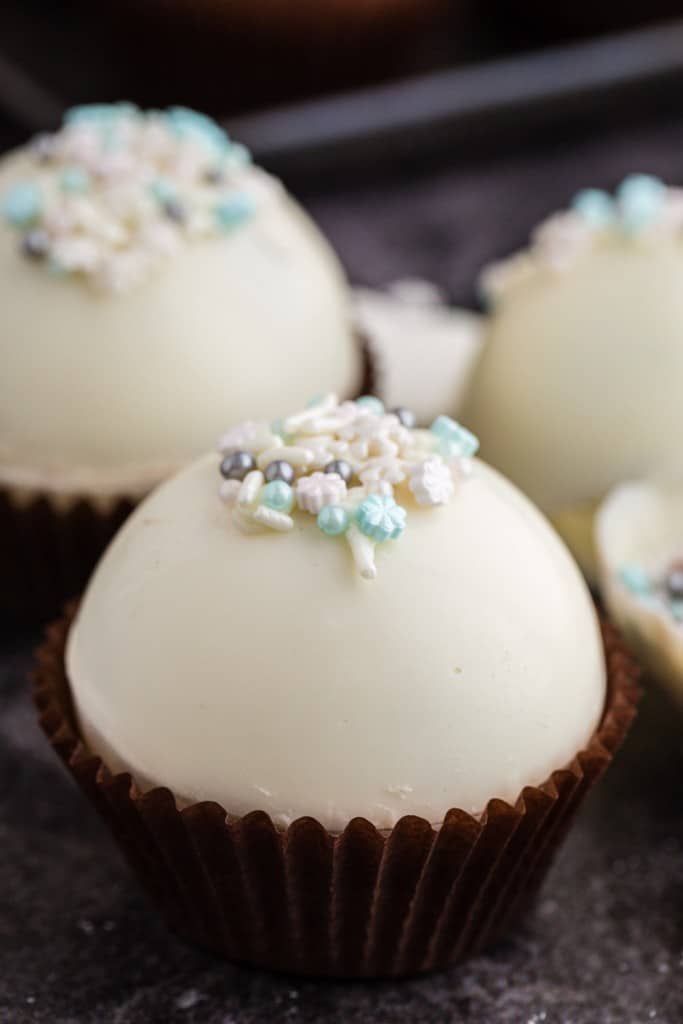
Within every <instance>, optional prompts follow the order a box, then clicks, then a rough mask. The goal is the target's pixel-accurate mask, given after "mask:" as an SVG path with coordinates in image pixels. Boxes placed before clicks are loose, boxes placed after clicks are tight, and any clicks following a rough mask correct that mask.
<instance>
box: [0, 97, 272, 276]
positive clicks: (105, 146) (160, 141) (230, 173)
mask: <svg viewBox="0 0 683 1024" xmlns="http://www.w3.org/2000/svg"><path fill="white" fill-rule="evenodd" d="M28 154H29V157H30V159H31V161H32V163H33V165H34V171H33V172H29V173H28V174H27V175H25V176H24V177H23V178H22V179H20V180H17V181H15V182H14V183H13V184H12V185H11V186H10V187H9V189H7V190H6V191H5V192H4V194H3V195H0V217H2V218H3V219H4V220H5V221H6V222H7V223H8V224H9V225H11V227H12V228H14V229H15V230H16V232H17V234H18V236H19V249H20V252H21V253H22V254H23V256H24V257H25V258H26V259H29V260H32V261H34V262H35V263H37V264H40V265H41V266H43V267H45V268H46V269H47V270H49V271H51V272H53V273H56V274H78V275H81V276H83V277H84V278H85V279H87V280H88V281H90V282H92V283H93V284H95V285H96V286H98V287H100V288H104V289H105V290H109V291H113V292H123V291H126V290H127V289H129V288H132V287H134V286H136V285H138V284H139V283H140V282H141V281H143V280H144V279H145V278H146V277H147V276H148V275H149V273H150V272H151V271H152V270H153V269H154V268H155V267H157V266H158V265H159V264H160V263H161V262H162V261H163V260H164V259H165V258H167V257H168V256H169V255H171V254H172V253H173V252H174V251H175V250H177V248H178V247H179V246H180V245H182V244H185V243H186V242H188V241H189V240H191V239H195V238H206V237H212V236H214V237H216V236H221V235H225V234H229V233H230V232H232V231H234V230H235V229H237V228H239V226H240V225H242V224H244V223H245V222H246V221H248V220H249V218H250V217H252V215H253V214H254V212H255V211H256V210H257V209H258V208H259V207H260V206H261V204H262V203H263V202H264V200H265V199H266V198H267V197H268V195H269V194H271V193H272V191H273V189H274V187H275V182H274V181H273V180H272V179H270V178H269V177H268V175H266V174H265V173H264V172H262V171H259V170H258V169H257V168H254V167H253V165H251V158H250V155H249V152H248V151H247V150H246V149H245V147H244V146H241V145H239V144H237V143H234V142H232V141H231V140H230V139H229V138H228V136H227V135H226V133H225V132H224V131H223V130H222V129H221V128H220V127H219V126H218V125H217V124H216V123H215V122H214V121H212V120H211V119H210V118H208V117H205V116H204V115H203V114H198V113H196V112H195V111H193V110H187V109H185V108H184V107H173V108H171V109H170V110H166V111H160V110H159V111H157V110H152V111H149V112H143V111H141V110H138V108H137V107H135V106H133V105H132V104H128V103H118V104H113V105H104V104H98V105H92V106H83V107H75V108H74V109H72V110H70V111H68V112H67V114H66V115H65V117H64V122H63V125H62V127H61V129H60V130H59V131H57V132H55V133H54V134H51V135H39V136H38V137H37V138H35V139H34V140H33V142H32V143H31V144H30V145H29V147H28Z"/></svg>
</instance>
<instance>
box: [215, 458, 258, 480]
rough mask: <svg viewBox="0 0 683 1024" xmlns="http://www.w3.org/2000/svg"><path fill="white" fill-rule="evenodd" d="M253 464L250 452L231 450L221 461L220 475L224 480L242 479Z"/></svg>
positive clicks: (252, 467)
mask: <svg viewBox="0 0 683 1024" xmlns="http://www.w3.org/2000/svg"><path fill="white" fill-rule="evenodd" d="M255 465H256V463H255V462H254V456H253V455H251V453H250V452H245V451H236V452H232V453H231V454H230V455H226V456H225V458H224V459H223V461H222V462H221V466H220V470H221V476H224V477H225V479H226V480H244V478H245V476H246V475H247V473H249V472H250V471H251V470H252V469H254V467H255Z"/></svg>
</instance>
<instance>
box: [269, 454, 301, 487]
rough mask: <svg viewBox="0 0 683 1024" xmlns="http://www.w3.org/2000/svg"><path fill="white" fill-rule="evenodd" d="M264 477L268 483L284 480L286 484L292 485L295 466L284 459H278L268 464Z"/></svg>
mask: <svg viewBox="0 0 683 1024" xmlns="http://www.w3.org/2000/svg"><path fill="white" fill-rule="evenodd" d="M264 476H265V478H266V480H267V482H268V483H270V482H271V481H272V480H284V482H285V483H286V484H291V483H292V482H293V481H294V466H292V465H291V463H289V462H285V460H284V459H276V460H275V461H274V462H269V463H268V465H267V466H266V468H265V471H264Z"/></svg>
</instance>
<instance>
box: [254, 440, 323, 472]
mask: <svg viewBox="0 0 683 1024" xmlns="http://www.w3.org/2000/svg"><path fill="white" fill-rule="evenodd" d="M275 459H283V460H284V461H285V462H289V463H291V465H292V466H294V468H295V469H298V470H300V471H302V470H304V469H305V468H306V467H307V466H310V464H311V463H312V462H313V452H312V451H311V450H310V449H309V448H300V447H299V446H298V445H287V444H285V445H281V446H277V447H275V448H267V449H266V450H265V451H264V452H261V454H260V455H259V457H258V459H257V462H258V467H259V469H265V468H266V466H267V465H268V464H269V463H270V462H273V461H274V460H275Z"/></svg>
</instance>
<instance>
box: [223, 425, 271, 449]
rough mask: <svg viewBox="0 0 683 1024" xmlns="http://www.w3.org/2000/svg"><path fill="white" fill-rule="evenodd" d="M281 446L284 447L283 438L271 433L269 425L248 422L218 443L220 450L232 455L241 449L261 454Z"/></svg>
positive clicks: (230, 431)
mask: <svg viewBox="0 0 683 1024" xmlns="http://www.w3.org/2000/svg"><path fill="white" fill-rule="evenodd" d="M279 445H282V440H281V438H279V437H277V435H276V434H274V433H273V432H272V431H271V429H270V427H269V426H268V424H267V423H262V422H256V421H254V420H246V422H244V423H240V424H239V425H238V426H236V427H233V428H232V430H228V432H227V433H226V434H224V435H223V437H222V438H221V439H220V441H219V442H218V450H219V452H223V454H224V455H230V454H232V453H233V452H237V451H240V450H241V449H248V450H249V451H257V452H260V451H263V450H264V449H266V448H275V447H277V446H279Z"/></svg>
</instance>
